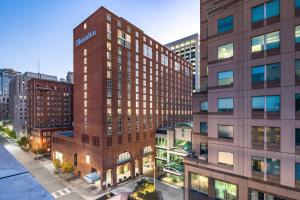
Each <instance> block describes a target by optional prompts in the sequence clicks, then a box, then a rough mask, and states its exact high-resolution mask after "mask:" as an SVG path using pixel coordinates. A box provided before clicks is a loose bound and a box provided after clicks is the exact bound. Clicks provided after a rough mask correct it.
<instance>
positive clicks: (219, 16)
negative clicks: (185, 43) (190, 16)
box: [185, 0, 300, 200]
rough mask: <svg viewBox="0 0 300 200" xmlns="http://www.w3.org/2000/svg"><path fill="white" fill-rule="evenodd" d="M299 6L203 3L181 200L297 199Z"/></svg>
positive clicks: (260, 0)
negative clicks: (191, 151) (190, 149)
mask: <svg viewBox="0 0 300 200" xmlns="http://www.w3.org/2000/svg"><path fill="white" fill-rule="evenodd" d="M299 11H300V1H299V0H296V1H294V0H281V1H280V0H268V1H266V0H256V1H252V0H243V1H240V0H237V1H236V0H224V1H217V0H202V1H201V14H200V15H201V34H200V40H201V73H200V74H201V82H200V86H201V91H200V92H199V93H197V94H195V95H194V96H193V123H194V126H193V127H194V133H193V139H192V141H193V149H194V152H195V155H193V156H191V158H186V159H185V199H186V200H188V199H189V200H194V199H211V198H217V199H239V200H244V199H249V200H265V199H277V200H283V199H299V197H300V187H299V186H300V184H299V183H300V155H299V145H300V121H299V119H300V118H299V116H300V115H299V112H300V95H299V93H300V87H299V80H300V79H299V77H300V73H299V72H300V70H299V69H300V53H299V49H300V48H299V46H300V45H299V44H300V43H299V42H300V26H299V24H300V17H299V14H300V12H299Z"/></svg>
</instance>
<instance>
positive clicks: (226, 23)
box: [218, 15, 233, 33]
mask: <svg viewBox="0 0 300 200" xmlns="http://www.w3.org/2000/svg"><path fill="white" fill-rule="evenodd" d="M232 29H233V16H232V15H231V16H228V17H225V18H222V19H219V20H218V33H225V32H228V31H231V30H232Z"/></svg>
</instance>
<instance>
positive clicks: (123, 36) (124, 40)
mask: <svg viewBox="0 0 300 200" xmlns="http://www.w3.org/2000/svg"><path fill="white" fill-rule="evenodd" d="M118 44H120V45H122V46H124V47H126V48H128V49H130V44H131V36H130V35H129V34H127V33H125V32H123V31H121V30H118Z"/></svg>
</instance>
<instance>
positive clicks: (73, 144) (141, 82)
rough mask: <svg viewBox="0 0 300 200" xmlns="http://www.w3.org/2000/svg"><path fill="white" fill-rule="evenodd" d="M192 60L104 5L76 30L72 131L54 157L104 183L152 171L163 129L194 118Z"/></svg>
mask: <svg viewBox="0 0 300 200" xmlns="http://www.w3.org/2000/svg"><path fill="white" fill-rule="evenodd" d="M191 94H192V65H191V64H190V63H188V62H186V61H185V60H184V59H182V58H180V57H179V56H177V55H176V54H174V53H172V52H171V51H170V50H169V49H167V48H166V47H164V46H163V45H161V44H159V43H158V42H157V41H155V40H153V39H152V38H150V37H149V36H147V35H146V34H144V32H143V31H142V30H140V29H138V28H137V27H135V26H134V25H132V24H131V23H129V22H128V21H126V20H125V19H123V18H121V17H118V16H116V15H115V14H113V13H111V12H110V11H108V10H106V9H105V8H103V7H101V8H100V9H98V10H97V11H96V12H95V13H93V14H92V15H91V16H90V17H88V18H87V19H86V20H84V21H83V22H82V23H81V24H79V25H78V26H77V27H76V28H75V29H74V132H73V134H70V133H68V134H64V133H61V134H56V135H54V137H53V140H52V146H53V149H52V156H53V158H57V159H60V160H65V159H67V160H70V161H71V162H72V163H73V164H74V167H75V172H76V173H78V174H80V175H81V176H84V175H86V174H88V173H91V172H96V173H98V174H99V175H100V179H101V183H100V186H101V187H106V186H111V185H116V184H117V183H119V182H122V181H124V180H127V179H128V178H133V177H135V176H136V175H138V174H145V173H146V171H147V172H148V171H149V172H150V171H151V169H152V168H153V165H154V162H153V161H154V157H155V132H156V129H157V128H158V127H162V126H169V125H170V126H171V125H174V124H176V123H178V122H181V121H190V120H191Z"/></svg>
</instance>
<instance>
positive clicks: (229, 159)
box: [218, 151, 233, 166]
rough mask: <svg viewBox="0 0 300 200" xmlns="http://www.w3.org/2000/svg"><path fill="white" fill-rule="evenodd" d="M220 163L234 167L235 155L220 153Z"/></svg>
mask: <svg viewBox="0 0 300 200" xmlns="http://www.w3.org/2000/svg"><path fill="white" fill-rule="evenodd" d="M218 163H220V164H225V165H230V166H233V153H231V152H223V151H219V152H218Z"/></svg>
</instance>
